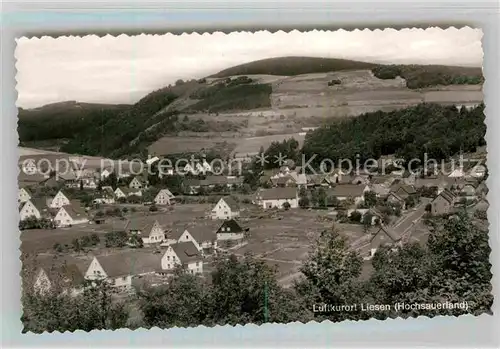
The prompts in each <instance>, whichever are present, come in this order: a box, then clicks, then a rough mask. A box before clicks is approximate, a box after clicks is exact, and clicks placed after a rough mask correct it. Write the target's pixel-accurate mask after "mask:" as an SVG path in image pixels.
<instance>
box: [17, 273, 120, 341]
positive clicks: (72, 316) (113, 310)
mask: <svg viewBox="0 0 500 349" xmlns="http://www.w3.org/2000/svg"><path fill="white" fill-rule="evenodd" d="M61 276H62V275H61ZM57 286H58V287H54V288H55V289H60V287H59V286H60V285H57ZM51 289H52V288H51ZM111 293H112V291H111V289H110V286H109V284H108V283H107V282H105V281H102V282H99V281H95V282H94V285H93V286H90V285H89V284H88V283H87V282H85V283H84V284H83V293H82V294H80V295H77V296H70V295H67V294H64V293H58V292H51V293H50V294H46V295H40V294H36V293H35V292H33V289H32V288H30V287H23V293H22V303H23V315H22V318H21V320H22V322H23V325H24V328H23V332H34V333H43V332H45V331H49V332H52V331H60V332H65V331H71V332H73V331H75V330H83V331H91V330H94V329H112V330H115V329H118V328H122V327H124V326H125V325H126V322H127V320H128V317H129V314H128V309H127V308H126V306H125V304H124V303H120V302H112V301H111Z"/></svg>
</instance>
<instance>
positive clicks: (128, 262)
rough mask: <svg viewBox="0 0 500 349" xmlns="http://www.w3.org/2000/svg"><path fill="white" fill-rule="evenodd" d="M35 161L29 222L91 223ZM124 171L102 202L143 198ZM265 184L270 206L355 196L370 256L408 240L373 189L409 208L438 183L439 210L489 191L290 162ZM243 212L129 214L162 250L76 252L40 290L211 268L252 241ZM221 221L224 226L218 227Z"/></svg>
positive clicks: (209, 181)
mask: <svg viewBox="0 0 500 349" xmlns="http://www.w3.org/2000/svg"><path fill="white" fill-rule="evenodd" d="M186 166H187V167H186V168H185V171H186V172H188V173H191V174H193V175H198V174H200V173H203V174H206V173H209V172H210V171H211V170H212V169H211V168H210V165H208V164H207V163H206V162H203V163H198V164H197V165H196V166H195V167H193V166H191V165H189V164H188V165H186ZM35 167H36V168H35ZM35 167H34V166H33V164H32V163H30V162H29V161H27V162H23V163H22V165H21V173H20V175H19V183H20V189H19V193H18V202H19V214H20V219H21V221H23V220H27V219H30V218H36V219H42V218H45V219H49V220H51V221H52V222H53V223H54V225H55V226H56V227H70V226H74V225H79V224H88V223H90V222H91V219H90V218H89V213H88V212H87V210H86V208H84V207H82V205H81V203H80V202H78V201H77V200H71V199H70V198H69V197H68V195H66V194H65V193H64V190H59V191H58V192H57V194H56V195H55V196H54V197H43V198H40V197H35V195H34V194H33V193H32V192H31V191H30V189H29V186H31V185H33V184H39V183H44V184H46V185H51V184H50V181H51V180H55V179H54V178H55V177H54V176H51V175H47V174H42V173H40V171H39V165H37V166H35ZM112 172H113V171H112V170H111V169H104V170H103V171H101V172H100V173H99V176H96V172H95V171H93V170H88V171H85V170H80V172H78V173H76V177H75V178H73V177H72V176H70V175H67V176H66V177H62V176H60V177H59V179H58V181H61V178H62V180H63V181H64V185H65V186H67V187H78V186H80V187H81V186H83V187H84V188H88V189H96V188H97V187H98V183H99V180H101V179H102V178H106V177H107V176H109V175H110V174H111V173H112ZM122 177H128V178H130V181H129V183H128V185H127V186H119V187H117V188H116V189H114V190H113V188H111V187H102V190H101V191H99V193H100V195H99V196H98V197H96V198H94V203H100V204H115V203H117V202H120V201H121V200H122V199H127V198H130V197H132V196H136V197H139V198H140V197H143V193H144V190H146V189H148V183H147V181H146V180H144V178H143V177H142V176H132V175H127V174H122ZM76 178H79V181H76ZM82 178H83V179H84V180H82ZM37 181H38V182H37ZM47 183H48V184H47ZM59 184H60V183H59ZM184 184H185V186H186V188H188V192H189V193H191V194H196V193H199V192H200V191H201V190H202V188H205V189H206V188H209V189H213V188H220V187H224V188H227V189H232V188H234V187H235V186H239V185H241V184H242V179H241V177H232V176H213V175H207V176H206V177H205V178H204V179H191V178H187V179H186V180H185V183H184ZM261 184H262V185H261V188H260V189H258V190H257V192H256V193H255V196H254V198H253V200H252V203H253V204H255V205H257V206H258V207H260V208H261V209H263V210H269V209H283V208H286V209H295V208H298V207H299V205H300V192H301V190H302V189H313V188H324V190H325V193H326V195H327V196H328V197H333V198H335V199H336V200H338V202H347V201H349V202H351V203H352V204H350V205H349V206H350V207H349V208H348V210H347V213H348V214H349V213H352V212H353V211H354V210H356V211H358V212H360V213H361V214H362V215H365V214H368V213H369V214H371V217H372V224H373V225H377V228H376V229H377V231H376V233H375V234H370V235H369V236H367V237H366V239H367V240H366V241H364V242H362V243H360V246H359V248H360V249H368V250H367V252H366V251H365V252H366V254H367V255H368V256H369V257H371V256H373V254H374V253H375V251H376V249H377V248H378V247H379V246H380V244H383V243H386V242H390V243H391V244H398V243H401V242H402V241H403V240H404V236H403V234H402V233H401V232H397V231H394V228H393V227H390V226H387V225H385V224H384V223H382V222H381V216H382V214H380V212H377V210H376V209H375V208H373V207H372V208H366V209H364V208H359V207H360V205H361V204H363V202H364V201H365V194H366V193H367V192H373V193H375V195H376V197H378V198H382V199H385V200H387V201H388V202H391V203H397V204H399V205H400V206H401V207H402V208H403V209H405V208H406V205H407V203H408V199H409V198H412V197H416V196H417V194H418V192H419V190H421V188H435V198H433V200H432V201H431V203H430V207H429V211H430V212H431V213H432V214H433V215H441V214H446V213H450V212H451V211H452V210H453V208H454V207H455V205H456V204H457V203H458V202H460V201H462V200H473V199H475V198H478V197H481V196H483V195H484V194H485V191H486V187H485V184H484V181H482V180H481V178H480V176H479V177H478V176H470V175H469V174H465V173H463V172H460V171H453V172H452V173H451V174H450V175H433V176H425V177H423V178H422V177H421V176H418V175H415V174H410V173H402V174H389V175H379V174H376V173H369V172H362V173H359V172H358V173H351V174H343V173H341V172H340V171H339V172H335V173H331V174H328V175H309V174H304V173H301V169H300V168H295V169H290V168H289V167H287V166H284V167H282V168H280V169H279V170H278V171H276V173H273V174H271V175H269V176H263V177H261ZM175 199H176V198H175V196H174V195H173V194H172V192H171V191H170V190H169V189H167V188H163V189H161V190H159V192H158V193H157V194H156V196H155V198H154V200H153V202H154V203H155V204H156V205H159V206H168V205H172V204H173V203H174V202H175ZM240 216H241V208H240V205H239V204H238V203H237V202H236V201H235V200H234V199H233V198H232V197H231V196H224V197H222V198H220V199H219V200H218V202H217V203H215V205H214V206H213V207H212V208H211V210H210V212H208V214H207V218H209V219H207V220H206V221H205V223H206V224H205V225H204V226H184V227H177V228H165V227H164V226H163V225H162V224H160V222H159V221H158V220H153V221H151V220H149V221H148V220H147V219H146V218H144V219H137V220H128V221H126V222H124V226H123V227H120V228H119V229H120V230H122V231H125V232H126V233H127V234H128V235H129V236H137V237H139V238H140V239H141V240H142V242H143V244H144V245H150V246H154V247H157V249H156V250H155V251H159V253H152V252H151V250H150V249H145V250H141V249H133V250H124V251H122V252H119V253H113V254H109V255H96V256H94V257H93V258H91V259H78V258H77V257H69V256H68V257H67V258H66V259H67V261H66V263H65V264H64V266H61V267H60V268H48V267H47V266H44V265H43V263H41V264H40V268H39V271H38V273H37V274H36V277H35V280H34V285H35V289H37V290H38V291H40V292H45V291H46V290H48V289H51V287H53V285H54V284H55V283H60V282H62V283H63V284H65V285H66V286H65V289H67V290H69V292H76V293H78V292H79V290H81V287H82V285H83V284H84V283H85V280H87V281H92V280H96V279H105V280H107V281H108V282H110V284H111V285H113V286H114V287H116V289H120V290H129V289H131V288H132V283H133V280H136V279H138V278H141V277H163V276H166V275H170V274H171V273H172V272H173V271H174V270H175V269H176V268H177V267H178V266H179V265H181V266H183V267H184V268H185V269H186V270H187V271H188V272H190V273H192V274H203V261H204V259H205V258H206V257H207V256H210V255H213V254H216V253H217V251H220V250H222V249H223V246H226V245H227V246H230V245H233V246H234V244H238V243H241V242H242V241H243V240H244V238H245V229H244V228H242V227H241V226H240V224H239V223H238V219H239V217H240ZM220 221H221V222H220ZM210 222H211V223H210ZM219 222H220V223H219ZM213 223H215V224H216V226H211V225H213ZM61 274H62V275H65V277H64V278H63V279H60V278H59V279H58V276H57V275H61ZM61 280H62V281H61Z"/></svg>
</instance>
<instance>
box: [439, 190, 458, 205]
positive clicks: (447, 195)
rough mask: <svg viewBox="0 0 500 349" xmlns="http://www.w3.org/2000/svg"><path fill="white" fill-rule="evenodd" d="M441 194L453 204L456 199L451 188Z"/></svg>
mask: <svg viewBox="0 0 500 349" xmlns="http://www.w3.org/2000/svg"><path fill="white" fill-rule="evenodd" d="M439 196H442V197H443V198H444V199H445V200H446V201H448V202H449V203H450V204H453V201H454V199H455V195H454V194H453V193H452V192H451V191H449V190H443V191H442V192H441V193H440V194H439Z"/></svg>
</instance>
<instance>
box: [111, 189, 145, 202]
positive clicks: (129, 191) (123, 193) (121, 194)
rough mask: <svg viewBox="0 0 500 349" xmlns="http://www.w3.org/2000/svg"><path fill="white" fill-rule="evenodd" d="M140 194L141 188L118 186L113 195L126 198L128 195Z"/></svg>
mask: <svg viewBox="0 0 500 349" xmlns="http://www.w3.org/2000/svg"><path fill="white" fill-rule="evenodd" d="M134 195H135V196H142V191H141V189H134V188H128V187H118V188H116V190H115V197H116V198H117V199H119V198H127V197H129V196H134Z"/></svg>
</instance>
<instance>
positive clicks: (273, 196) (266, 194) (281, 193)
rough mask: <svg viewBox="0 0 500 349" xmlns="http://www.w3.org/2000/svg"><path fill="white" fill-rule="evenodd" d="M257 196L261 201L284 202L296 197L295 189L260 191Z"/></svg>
mask: <svg viewBox="0 0 500 349" xmlns="http://www.w3.org/2000/svg"><path fill="white" fill-rule="evenodd" d="M257 196H258V197H259V198H260V199H261V200H284V199H295V198H296V197H297V189H296V188H270V189H261V190H260V191H259V192H258V193H257Z"/></svg>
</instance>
